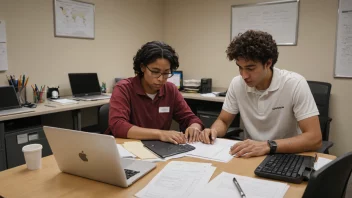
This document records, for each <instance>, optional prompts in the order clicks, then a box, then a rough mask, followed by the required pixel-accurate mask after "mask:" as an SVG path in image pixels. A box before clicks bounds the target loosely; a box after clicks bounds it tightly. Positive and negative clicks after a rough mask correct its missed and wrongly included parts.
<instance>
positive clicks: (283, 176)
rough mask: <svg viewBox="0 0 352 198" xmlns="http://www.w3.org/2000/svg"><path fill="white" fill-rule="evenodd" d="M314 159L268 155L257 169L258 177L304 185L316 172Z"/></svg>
mask: <svg viewBox="0 0 352 198" xmlns="http://www.w3.org/2000/svg"><path fill="white" fill-rule="evenodd" d="M314 161H315V158H314V157H310V156H303V155H296V154H274V155H268V156H267V157H266V158H265V159H264V160H263V162H262V163H260V165H259V166H258V167H257V168H256V169H255V171H254V173H255V174H256V175H257V176H260V177H265V178H269V179H276V180H281V181H285V182H290V183H296V184H299V183H302V181H303V180H308V179H309V176H310V174H311V173H312V172H314Z"/></svg>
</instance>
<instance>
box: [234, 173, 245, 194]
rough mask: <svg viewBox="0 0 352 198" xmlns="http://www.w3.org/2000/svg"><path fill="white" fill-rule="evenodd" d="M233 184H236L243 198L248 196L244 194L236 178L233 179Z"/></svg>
mask: <svg viewBox="0 0 352 198" xmlns="http://www.w3.org/2000/svg"><path fill="white" fill-rule="evenodd" d="M233 183H234V184H235V186H236V188H237V190H238V191H239V192H240V195H241V197H242V198H246V195H245V194H244V192H243V190H242V188H241V186H240V184H239V183H238V182H237V180H236V178H235V177H234V178H233Z"/></svg>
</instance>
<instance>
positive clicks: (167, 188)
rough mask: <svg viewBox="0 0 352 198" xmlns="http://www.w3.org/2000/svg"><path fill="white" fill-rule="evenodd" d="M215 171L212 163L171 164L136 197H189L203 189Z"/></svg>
mask: <svg viewBox="0 0 352 198" xmlns="http://www.w3.org/2000/svg"><path fill="white" fill-rule="evenodd" d="M215 169H216V167H213V166H211V164H210V163H196V162H180V161H173V162H170V163H168V164H167V165H166V166H165V167H164V168H163V169H162V170H161V171H160V172H159V173H158V174H157V175H156V176H155V177H154V178H153V179H152V180H151V181H150V182H149V184H148V185H147V186H146V187H144V188H143V189H142V190H141V191H139V192H138V193H137V194H135V196H136V197H143V198H160V197H171V198H172V197H182V198H185V197H189V196H190V195H191V194H192V193H193V192H194V191H196V190H198V189H203V187H204V186H205V185H206V184H207V183H208V181H209V179H210V178H211V176H212V175H213V173H214V171H215Z"/></svg>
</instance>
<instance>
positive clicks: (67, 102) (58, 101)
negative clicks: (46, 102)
mask: <svg viewBox="0 0 352 198" xmlns="http://www.w3.org/2000/svg"><path fill="white" fill-rule="evenodd" d="M51 102H57V103H59V104H62V105H70V104H78V102H77V101H75V100H70V99H65V98H63V99H55V100H51Z"/></svg>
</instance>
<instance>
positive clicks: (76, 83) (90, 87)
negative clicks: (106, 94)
mask: <svg viewBox="0 0 352 198" xmlns="http://www.w3.org/2000/svg"><path fill="white" fill-rule="evenodd" d="M68 77H69V79H70V85H71V90H72V95H73V96H87V95H96V94H101V91H100V85H99V80H98V74H97V73H70V74H68Z"/></svg>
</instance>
